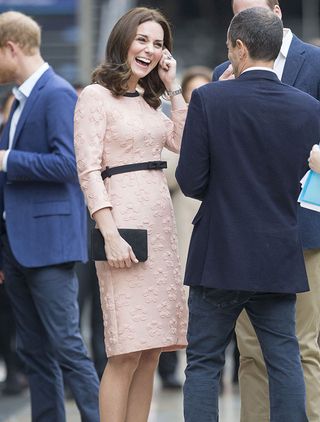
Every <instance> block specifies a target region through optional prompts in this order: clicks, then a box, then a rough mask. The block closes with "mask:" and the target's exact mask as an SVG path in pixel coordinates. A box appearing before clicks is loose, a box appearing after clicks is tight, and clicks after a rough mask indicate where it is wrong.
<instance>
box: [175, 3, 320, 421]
mask: <svg viewBox="0 0 320 422" xmlns="http://www.w3.org/2000/svg"><path fill="white" fill-rule="evenodd" d="M282 31H283V27H282V23H281V20H280V19H278V17H277V16H275V15H274V14H273V13H272V12H271V11H269V10H268V9H265V8H252V9H247V10H245V11H243V12H241V13H239V14H238V15H236V16H235V17H234V18H233V20H232V21H231V24H230V27H229V31H228V37H227V45H228V56H229V60H230V61H231V63H232V65H233V70H234V74H235V77H236V79H234V80H230V81H221V82H215V83H211V84H208V85H206V86H204V87H202V88H199V89H198V90H196V91H195V92H194V94H193V96H192V99H191V102H190V106H189V112H188V117H187V120H186V125H185V131H184V136H183V140H182V149H181V156H180V160H179V164H178V168H177V172H176V176H177V180H178V183H179V184H180V187H181V189H182V191H183V192H184V193H185V194H186V195H187V196H191V197H193V198H197V199H200V200H201V201H202V204H201V207H200V210H199V212H198V214H197V215H196V217H195V219H194V221H193V223H194V230H193V234H192V239H191V244H190V249H189V256H188V261H187V268H186V276H185V283H186V284H187V285H189V286H190V297H189V311H190V318H189V326H188V343H189V344H188V348H187V369H186V383H185V386H184V408H185V421H186V422H195V421H197V422H213V421H215V422H216V421H218V391H219V377H220V373H221V369H222V367H223V365H224V353H225V349H226V347H227V344H228V343H229V341H230V338H231V336H232V334H233V332H234V327H235V323H236V320H237V318H238V316H239V314H240V313H241V311H242V310H243V309H246V311H247V313H248V315H249V318H250V320H251V322H252V324H253V326H254V328H255V330H256V332H257V336H258V339H259V342H260V345H261V348H262V351H263V356H264V359H265V361H266V365H267V368H268V374H269V383H270V409H271V415H270V420H271V421H273V422H283V421H290V422H306V421H307V420H308V419H307V416H306V410H305V386H304V379H303V372H302V366H301V361H300V352H299V345H298V341H297V338H296V335H295V301H296V293H297V292H303V291H307V290H308V281H307V275H306V271H305V266H304V260H303V251H302V248H301V245H300V239H299V231H298V224H297V205H296V203H297V197H298V194H299V190H300V183H299V181H300V178H301V177H302V176H303V174H304V173H305V172H306V170H307V158H308V153H309V151H310V149H311V147H312V145H313V144H314V143H316V142H317V141H318V139H319V138H320V103H319V102H318V101H317V100H315V99H314V98H312V97H311V96H309V95H307V94H305V93H303V92H301V91H299V90H297V89H295V88H292V87H290V86H287V85H284V84H282V83H281V82H280V81H279V79H278V77H277V75H276V74H275V73H274V71H273V64H274V60H275V59H276V57H277V55H278V53H279V50H280V47H281V43H282ZM297 116H299V120H298V119H297V118H296V117H297ZM260 420H261V419H260V417H259V416H258V417H257V419H256V422H258V421H259V422H260Z"/></svg>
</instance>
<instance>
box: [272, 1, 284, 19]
mask: <svg viewBox="0 0 320 422" xmlns="http://www.w3.org/2000/svg"><path fill="white" fill-rule="evenodd" d="M273 13H274V14H275V15H277V16H278V18H279V19H282V12H281V9H280V6H279V5H278V4H276V5H275V6H274V8H273Z"/></svg>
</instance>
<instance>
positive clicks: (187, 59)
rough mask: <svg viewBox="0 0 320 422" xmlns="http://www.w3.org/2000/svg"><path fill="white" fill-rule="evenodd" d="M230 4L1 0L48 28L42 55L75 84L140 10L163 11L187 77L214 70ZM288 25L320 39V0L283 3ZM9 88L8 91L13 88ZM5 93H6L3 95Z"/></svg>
mask: <svg viewBox="0 0 320 422" xmlns="http://www.w3.org/2000/svg"><path fill="white" fill-rule="evenodd" d="M230 3H231V2H230V0H147V1H139V0H0V12H3V11H6V10H18V11H22V12H25V13H27V14H30V15H32V16H33V17H34V18H35V19H36V20H37V21H38V22H39V23H40V25H41V26H42V28H43V43H42V54H43V56H44V57H45V59H46V60H47V61H48V62H49V63H50V64H51V65H52V66H53V67H54V69H55V70H56V71H57V72H58V73H59V74H61V75H62V76H64V77H65V78H66V79H68V80H69V81H70V82H72V83H76V82H81V83H85V84H86V83H88V82H89V81H90V73H91V70H92V68H93V67H94V66H95V65H96V64H97V63H98V62H99V61H101V59H102V58H103V55H104V48H105V42H106V38H107V36H108V33H109V31H110V29H111V28H112V26H113V25H114V23H115V21H116V20H117V19H118V17H119V16H121V14H123V13H124V12H125V11H126V10H128V9H129V8H131V7H134V6H137V5H139V6H151V7H157V8H160V9H161V10H162V11H163V12H164V13H165V15H166V16H167V17H168V18H169V20H170V22H171V23H172V26H173V31H174V41H175V43H174V54H175V56H176V58H177V60H178V63H179V70H180V71H181V72H182V71H183V70H184V69H185V68H187V67H188V66H191V65H207V66H209V67H211V68H213V67H214V66H216V65H217V64H218V63H220V62H222V61H224V60H225V59H226V46H225V41H226V30H227V27H228V24H229V22H230V19H231V17H232V11H231V6H230ZM280 5H281V8H282V11H283V14H284V24H285V26H288V27H290V28H291V29H292V30H293V31H294V32H295V33H296V34H297V35H298V36H300V37H301V38H302V39H303V40H305V41H309V40H311V39H316V38H318V37H319V20H320V16H319V9H320V0H290V1H289V0H280ZM7 89H8V88H7ZM4 91H5V88H1V90H0V96H1V95H3V92H4Z"/></svg>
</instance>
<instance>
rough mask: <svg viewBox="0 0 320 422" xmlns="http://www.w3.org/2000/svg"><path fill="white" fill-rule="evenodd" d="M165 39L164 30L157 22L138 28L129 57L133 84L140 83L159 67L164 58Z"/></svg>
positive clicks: (150, 22) (141, 25) (145, 23)
mask: <svg viewBox="0 0 320 422" xmlns="http://www.w3.org/2000/svg"><path fill="white" fill-rule="evenodd" d="M163 37H164V32H163V29H162V27H161V25H160V24H159V23H157V22H154V21H147V22H144V23H142V24H140V25H139V26H138V28H137V33H136V36H135V37H134V40H133V41H132V44H131V46H130V47H129V50H128V57H127V61H128V64H129V66H130V68H131V71H132V76H131V78H130V81H131V82H135V83H138V81H139V79H141V78H144V77H145V76H147V75H148V73H150V72H151V71H152V70H153V69H154V68H155V67H156V66H157V64H158V63H159V61H160V59H161V57H162V51H163V47H164V46H163Z"/></svg>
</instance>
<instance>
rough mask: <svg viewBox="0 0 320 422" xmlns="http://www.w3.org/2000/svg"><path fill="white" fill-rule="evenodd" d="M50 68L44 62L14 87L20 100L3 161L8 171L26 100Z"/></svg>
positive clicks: (4, 168) (15, 94) (3, 165)
mask: <svg viewBox="0 0 320 422" xmlns="http://www.w3.org/2000/svg"><path fill="white" fill-rule="evenodd" d="M48 69H49V65H48V63H43V64H42V65H41V66H40V67H39V69H38V70H36V71H35V72H34V73H33V74H32V75H31V76H29V78H28V79H27V80H25V81H24V82H23V83H22V84H21V85H20V86H19V88H16V87H15V88H13V90H12V93H13V95H14V96H15V98H16V99H17V100H18V101H19V105H18V107H17V108H16V110H15V112H14V113H13V116H12V119H11V124H10V131H9V146H8V149H7V151H6V152H5V154H4V156H3V161H2V170H3V171H7V162H8V156H9V154H10V150H11V148H12V143H13V139H14V135H15V133H16V129H17V125H18V122H19V119H20V116H21V113H22V111H23V109H24V106H25V104H26V101H27V99H28V97H29V96H30V94H31V92H32V90H33V88H34V86H35V84H36V83H37V82H38V80H39V79H40V77H41V76H42V75H43V74H44V72H45V71H46V70H48Z"/></svg>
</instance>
